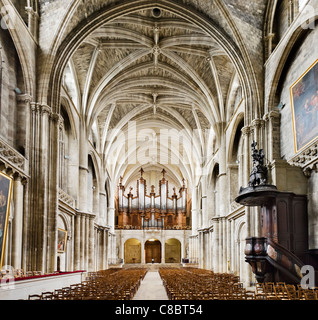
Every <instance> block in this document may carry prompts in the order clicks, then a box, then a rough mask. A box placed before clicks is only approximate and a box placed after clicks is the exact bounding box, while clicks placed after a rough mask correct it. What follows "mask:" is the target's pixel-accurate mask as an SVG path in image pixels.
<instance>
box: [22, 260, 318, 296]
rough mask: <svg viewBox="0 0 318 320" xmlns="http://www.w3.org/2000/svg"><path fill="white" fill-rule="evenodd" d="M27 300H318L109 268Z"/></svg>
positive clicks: (201, 272) (211, 276) (191, 272)
mask: <svg viewBox="0 0 318 320" xmlns="http://www.w3.org/2000/svg"><path fill="white" fill-rule="evenodd" d="M28 300H197V301H201V300H318V288H316V287H314V288H303V287H302V286H301V285H291V284H287V283H285V282H276V283H274V282H267V283H257V284H256V286H255V287H253V288H245V287H244V285H243V283H242V282H240V278H239V277H238V276H236V275H234V274H229V273H214V272H213V271H211V270H205V269H198V268H194V267H170V266H160V267H157V268H153V267H152V268H151V267H148V268H144V267H139V268H138V267H137V268H134V267H130V268H127V269H125V268H110V269H108V270H103V271H97V272H89V273H88V275H87V277H86V279H85V281H82V282H81V283H76V284H74V285H71V286H69V287H64V288H61V289H57V290H54V292H42V293H39V294H34V295H29V298H28Z"/></svg>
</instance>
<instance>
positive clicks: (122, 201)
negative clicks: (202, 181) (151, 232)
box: [116, 169, 189, 229]
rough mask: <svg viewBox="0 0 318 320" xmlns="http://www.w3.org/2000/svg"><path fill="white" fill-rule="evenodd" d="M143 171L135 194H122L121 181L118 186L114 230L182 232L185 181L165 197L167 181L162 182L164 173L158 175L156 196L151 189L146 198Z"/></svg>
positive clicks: (185, 192) (185, 211) (164, 179)
mask: <svg viewBox="0 0 318 320" xmlns="http://www.w3.org/2000/svg"><path fill="white" fill-rule="evenodd" d="M143 172H144V171H143V169H141V170H140V178H139V179H138V180H137V190H136V194H133V192H132V188H130V189H129V192H128V193H127V194H125V187H124V186H123V185H122V178H121V179H120V182H119V185H118V200H117V201H118V205H117V212H116V215H117V226H116V228H117V229H148V228H159V229H186V228H188V227H189V226H187V221H189V220H187V212H188V210H187V203H188V201H187V188H186V185H185V180H183V185H182V187H181V188H180V189H179V193H178V194H177V193H176V188H173V194H172V195H171V197H170V196H169V191H168V190H169V188H168V187H169V181H168V180H167V179H166V178H165V173H166V172H165V170H163V171H162V179H161V180H160V181H159V190H158V193H156V192H155V186H153V185H152V186H151V187H150V192H149V194H148V192H147V191H148V190H147V182H146V180H145V179H144V178H143Z"/></svg>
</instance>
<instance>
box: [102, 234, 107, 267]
mask: <svg viewBox="0 0 318 320" xmlns="http://www.w3.org/2000/svg"><path fill="white" fill-rule="evenodd" d="M107 249H108V230H107V229H104V232H103V265H102V268H103V270H106V269H107V268H108V260H107V259H108V250H107Z"/></svg>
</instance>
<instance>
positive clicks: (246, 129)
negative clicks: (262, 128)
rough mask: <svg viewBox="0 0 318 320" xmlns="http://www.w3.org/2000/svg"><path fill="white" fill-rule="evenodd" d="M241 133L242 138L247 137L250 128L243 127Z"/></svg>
mask: <svg viewBox="0 0 318 320" xmlns="http://www.w3.org/2000/svg"><path fill="white" fill-rule="evenodd" d="M241 131H242V134H243V135H244V136H247V135H249V134H250V132H251V127H250V126H245V127H243V128H242V129H241Z"/></svg>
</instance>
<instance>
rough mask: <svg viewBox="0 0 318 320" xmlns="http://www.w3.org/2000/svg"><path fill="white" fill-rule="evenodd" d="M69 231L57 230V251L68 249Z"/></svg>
mask: <svg viewBox="0 0 318 320" xmlns="http://www.w3.org/2000/svg"><path fill="white" fill-rule="evenodd" d="M66 241H67V231H66V230H63V229H58V230H57V252H60V253H63V252H65V249H66Z"/></svg>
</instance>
